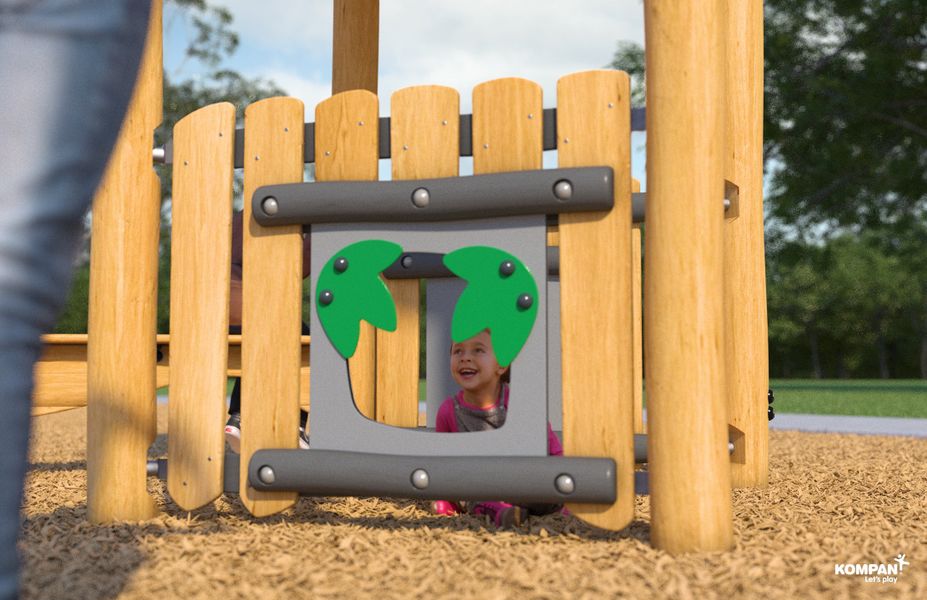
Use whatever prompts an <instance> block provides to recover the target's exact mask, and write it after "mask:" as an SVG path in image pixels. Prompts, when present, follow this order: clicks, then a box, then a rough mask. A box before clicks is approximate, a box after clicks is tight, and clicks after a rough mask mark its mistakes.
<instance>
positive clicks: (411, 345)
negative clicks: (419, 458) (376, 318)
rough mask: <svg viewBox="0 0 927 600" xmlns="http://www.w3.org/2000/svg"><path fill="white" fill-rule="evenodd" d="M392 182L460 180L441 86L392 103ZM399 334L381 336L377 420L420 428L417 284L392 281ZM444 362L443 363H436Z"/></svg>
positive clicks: (454, 134) (447, 96) (455, 103)
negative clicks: (435, 179)
mask: <svg viewBox="0 0 927 600" xmlns="http://www.w3.org/2000/svg"><path fill="white" fill-rule="evenodd" d="M390 105H391V107H392V115H391V117H390V126H391V128H392V130H391V133H390V144H391V146H392V148H391V150H392V151H391V156H392V176H393V179H397V180H398V179H421V178H428V177H456V176H457V174H458V172H459V164H460V158H459V150H460V144H459V139H460V138H459V129H460V120H459V118H458V114H459V112H460V96H459V94H458V93H457V91H456V90H454V89H451V88H447V87H440V86H419V87H410V88H405V89H402V90H399V91H397V92H395V93H394V94H393V96H392V98H391V99H390ZM387 286H388V287H389V289H390V293H392V295H393V299H394V300H395V302H396V311H397V317H398V322H397V327H396V331H393V332H388V331H379V330H378V331H377V420H378V421H382V422H383V423H386V424H388V425H396V426H400V427H415V426H416V425H418V380H419V364H418V363H419V317H420V307H419V281H418V280H417V279H407V280H389V281H387ZM434 359H435V360H440V357H434Z"/></svg>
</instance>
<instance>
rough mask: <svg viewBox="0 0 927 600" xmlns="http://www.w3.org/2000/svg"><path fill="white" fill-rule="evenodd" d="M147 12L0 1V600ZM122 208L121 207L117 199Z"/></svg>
mask: <svg viewBox="0 0 927 600" xmlns="http://www.w3.org/2000/svg"><path fill="white" fill-rule="evenodd" d="M148 9H149V3H148V2H145V1H143V2H130V1H128V0H125V1H121V2H117V1H113V2H105V3H101V2H94V1H91V0H57V1H48V0H46V1H40V0H31V1H27V0H0V99H2V105H3V110H2V111H0V140H2V141H0V407H2V410H3V415H4V423H5V427H4V429H5V433H4V435H2V436H0V598H13V597H15V596H16V594H17V588H18V557H17V553H16V540H17V537H18V534H19V525H20V520H19V509H20V503H21V499H22V489H23V477H24V475H25V470H26V456H27V444H28V436H29V425H30V405H31V395H32V385H33V382H32V366H33V363H34V362H35V360H36V359H37V358H38V356H39V352H40V340H39V336H40V335H41V334H42V333H46V332H48V331H50V330H51V328H52V327H53V326H54V323H55V319H56V318H57V315H58V312H59V311H60V309H61V306H62V304H63V302H64V299H65V297H66V294H67V289H68V285H69V283H70V277H71V270H72V266H73V260H74V253H75V250H76V249H77V244H78V241H79V239H80V234H81V232H82V230H83V227H82V225H83V219H84V214H85V212H86V209H87V206H88V204H89V202H90V199H91V196H92V194H93V192H94V189H95V188H96V186H97V184H98V182H99V179H100V177H101V175H102V172H103V169H104V168H105V166H106V161H107V159H108V158H109V153H110V151H111V150H112V146H113V143H114V141H115V139H116V136H117V134H118V131H119V126H120V124H121V122H122V117H123V114H124V112H125V108H126V106H127V105H128V101H129V98H130V96H131V92H132V88H133V86H134V82H135V78H136V74H137V69H138V63H139V57H140V56H141V49H142V46H143V43H144V39H145V32H146V28H147V18H148ZM127 200H130V199H128V198H127Z"/></svg>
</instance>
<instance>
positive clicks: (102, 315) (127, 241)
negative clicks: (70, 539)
mask: <svg viewBox="0 0 927 600" xmlns="http://www.w3.org/2000/svg"><path fill="white" fill-rule="evenodd" d="M161 64H162V60H161V2H160V0H153V1H152V3H151V17H150V22H149V27H148V35H147V41H146V44H145V50H144V54H143V56H142V62H141V66H140V70H139V76H138V81H137V82H136V84H135V92H134V93H133V96H132V100H131V102H130V103H129V109H128V113H127V114H126V120H125V121H124V123H123V125H122V131H121V132H120V134H119V139H118V141H117V142H116V147H115V149H114V150H113V155H112V157H111V158H110V162H109V166H108V167H107V169H106V173H105V174H104V176H103V181H102V183H101V184H100V188H99V189H98V190H97V195H96V198H95V199H94V203H93V226H92V239H93V243H92V244H91V250H90V302H89V308H88V334H89V335H88V337H89V342H88V348H87V360H88V369H89V371H88V379H87V511H88V518H89V519H90V521H91V522H93V523H105V522H108V521H118V520H128V521H138V520H143V519H149V518H151V517H153V516H155V515H156V514H157V508H156V507H155V503H154V500H153V499H152V498H151V496H149V495H148V490H147V477H148V475H147V469H146V467H147V459H148V447H149V446H150V445H151V443H152V442H153V441H154V439H155V435H156V433H157V419H156V417H157V415H156V410H157V406H156V396H155V360H156V355H155V336H156V333H157V331H156V327H157V325H156V321H157V304H158V236H159V234H160V218H161V192H160V184H159V182H158V177H157V176H156V175H155V172H154V169H153V168H152V164H151V148H152V142H153V138H152V133H153V132H154V129H155V127H157V126H158V123H160V122H161V98H162V96H161V94H162V92H161V85H162V82H161V78H162V75H161V73H162V71H161V69H162V67H161Z"/></svg>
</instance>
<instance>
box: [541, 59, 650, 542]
mask: <svg viewBox="0 0 927 600" xmlns="http://www.w3.org/2000/svg"><path fill="white" fill-rule="evenodd" d="M630 97H631V95H630V83H629V79H628V75H627V74H626V73H623V72H620V71H587V72H583V73H574V74H572V75H567V76H565V77H562V78H561V79H560V80H559V81H558V82H557V137H558V140H557V141H558V157H559V164H560V166H561V167H587V166H597V165H604V166H610V167H612V169H613V171H614V200H615V205H614V208H612V210H610V211H608V212H599V213H572V214H563V215H561V216H560V306H561V309H560V311H561V319H560V322H561V331H560V336H561V345H562V350H561V352H562V356H563V358H562V364H563V367H562V369H563V372H562V381H563V438H564V453H565V454H566V455H568V456H596V457H609V458H612V459H614V460H615V463H616V464H617V474H616V475H617V477H616V480H617V485H618V490H617V491H618V496H617V500H616V501H615V502H614V503H613V504H611V505H600V504H569V505H568V506H569V508H570V511H572V512H573V514H575V515H576V516H578V517H579V518H581V519H583V520H584V521H587V522H589V523H591V524H593V525H597V526H599V527H604V528H607V529H621V528H623V527H625V526H626V525H627V524H628V523H630V522H631V519H632V518H633V517H634V440H633V425H632V419H633V409H632V402H633V397H634V395H633V392H632V381H633V377H632V367H633V360H632V351H633V341H632V332H633V325H632V304H631V105H630Z"/></svg>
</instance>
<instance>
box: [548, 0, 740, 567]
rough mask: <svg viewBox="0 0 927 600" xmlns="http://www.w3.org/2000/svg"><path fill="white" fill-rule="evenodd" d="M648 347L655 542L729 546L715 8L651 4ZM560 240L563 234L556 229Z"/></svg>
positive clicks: (712, 1)
mask: <svg viewBox="0 0 927 600" xmlns="http://www.w3.org/2000/svg"><path fill="white" fill-rule="evenodd" d="M644 9H645V29H646V39H647V65H646V66H647V188H648V191H647V214H646V227H647V235H646V239H645V242H644V243H645V244H646V251H645V253H644V260H645V268H644V272H645V273H646V277H645V280H644V303H645V305H644V320H645V321H644V330H645V331H646V338H645V340H644V353H645V367H644V368H645V370H646V381H647V409H648V411H647V417H648V419H647V421H648V422H647V427H648V431H649V436H648V456H649V470H650V493H651V496H650V502H651V528H652V529H651V532H652V533H651V538H652V541H653V543H654V545H655V546H656V547H657V548H660V549H663V550H667V551H669V552H671V553H679V552H688V551H699V550H726V549H728V548H730V547H731V545H732V543H733V519H732V509H731V489H730V486H731V474H730V472H731V469H730V458H729V456H728V452H727V437H728V433H727V406H726V402H725V365H724V360H723V359H724V331H723V314H724V313H723V305H722V287H723V285H724V279H723V273H722V269H723V258H722V255H721V252H722V245H723V240H722V235H723V231H722V226H723V221H724V206H723V201H722V198H723V193H724V180H723V169H722V167H723V150H724V128H723V114H722V108H723V104H722V91H723V88H722V81H723V79H722V69H723V64H724V63H723V56H724V55H723V47H722V42H723V38H722V29H721V27H720V24H721V22H722V18H723V16H724V15H723V12H722V4H721V1H720V0H705V1H703V2H677V1H676V0H649V1H648V2H646V3H645V5H644ZM561 235H562V233H561Z"/></svg>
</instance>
